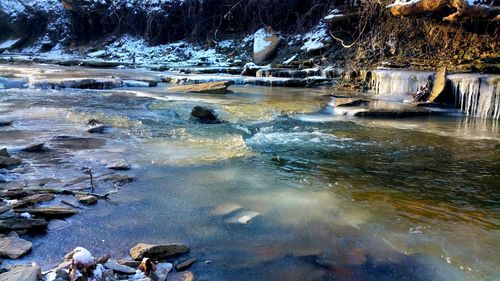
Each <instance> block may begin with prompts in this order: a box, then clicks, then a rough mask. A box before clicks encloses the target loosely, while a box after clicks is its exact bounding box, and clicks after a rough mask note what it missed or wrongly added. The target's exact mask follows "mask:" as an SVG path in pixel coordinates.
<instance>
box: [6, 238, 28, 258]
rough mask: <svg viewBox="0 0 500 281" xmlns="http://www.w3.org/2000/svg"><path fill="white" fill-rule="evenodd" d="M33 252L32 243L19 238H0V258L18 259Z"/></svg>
mask: <svg viewBox="0 0 500 281" xmlns="http://www.w3.org/2000/svg"><path fill="white" fill-rule="evenodd" d="M30 250H31V242H29V241H26V240H24V239H21V238H18V237H4V238H0V256H2V257H8V258H11V259H17V258H19V257H21V256H22V255H24V254H26V253H27V252H29V251H30Z"/></svg>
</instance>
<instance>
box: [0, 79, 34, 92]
mask: <svg viewBox="0 0 500 281" xmlns="http://www.w3.org/2000/svg"><path fill="white" fill-rule="evenodd" d="M28 86H29V85H28V80H27V79H19V78H7V77H0V89H23V88H28Z"/></svg>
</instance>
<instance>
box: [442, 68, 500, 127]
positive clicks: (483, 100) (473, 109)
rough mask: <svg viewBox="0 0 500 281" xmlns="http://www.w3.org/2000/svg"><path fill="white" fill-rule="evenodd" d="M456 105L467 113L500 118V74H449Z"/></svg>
mask: <svg viewBox="0 0 500 281" xmlns="http://www.w3.org/2000/svg"><path fill="white" fill-rule="evenodd" d="M448 80H449V81H450V82H451V86H452V89H453V97H454V101H455V106H456V107H457V108H460V110H462V111H463V112H464V113H465V114H466V115H468V116H474V117H479V118H493V119H500V75H488V74H452V75H448Z"/></svg>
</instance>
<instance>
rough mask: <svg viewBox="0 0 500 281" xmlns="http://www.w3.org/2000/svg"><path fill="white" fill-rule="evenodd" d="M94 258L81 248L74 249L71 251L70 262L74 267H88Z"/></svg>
mask: <svg viewBox="0 0 500 281" xmlns="http://www.w3.org/2000/svg"><path fill="white" fill-rule="evenodd" d="M94 260H95V259H94V257H93V256H92V254H91V253H90V252H89V250H87V249H85V248H83V247H76V248H75V249H74V250H73V257H72V261H73V264H74V265H77V266H84V267H88V266H90V265H92V263H93V262H94Z"/></svg>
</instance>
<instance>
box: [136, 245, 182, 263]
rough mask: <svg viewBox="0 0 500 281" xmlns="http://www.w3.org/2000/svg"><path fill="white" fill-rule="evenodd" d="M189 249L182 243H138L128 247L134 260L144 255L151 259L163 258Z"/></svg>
mask: <svg viewBox="0 0 500 281" xmlns="http://www.w3.org/2000/svg"><path fill="white" fill-rule="evenodd" d="M188 251H189V247H188V246H187V245H184V244H146V243H138V244H136V245H135V246H134V247H132V249H130V252H129V253H130V256H131V257H132V258H133V259H134V260H141V259H143V258H145V257H147V258H151V259H163V258H167V257H171V256H174V255H178V254H184V253H187V252H188Z"/></svg>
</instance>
